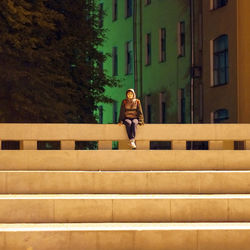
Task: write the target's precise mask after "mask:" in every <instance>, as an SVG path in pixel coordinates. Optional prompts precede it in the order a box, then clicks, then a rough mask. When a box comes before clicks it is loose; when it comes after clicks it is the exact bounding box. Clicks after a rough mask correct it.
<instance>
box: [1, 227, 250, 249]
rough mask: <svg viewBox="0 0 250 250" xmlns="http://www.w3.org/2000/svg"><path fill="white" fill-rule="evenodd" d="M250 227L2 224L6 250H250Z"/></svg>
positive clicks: (3, 242)
mask: <svg viewBox="0 0 250 250" xmlns="http://www.w3.org/2000/svg"><path fill="white" fill-rule="evenodd" d="M249 245H250V223H97V224H94V223H91V224H88V223H86V224H0V249H3V250H20V249H25V250H45V249H50V250H51V249H53V250H82V249H91V250H100V249H102V250H113V249H114V250H117V249H119V250H122V249H126V250H127V249H134V250H137V249H138V250H139V249H140V250H141V249H143V250H149V249H150V250H155V249H157V250H160V249H164V250H173V249H174V250H184V249H185V250H194V249H197V250H211V249H226V250H239V249H240V250H249Z"/></svg>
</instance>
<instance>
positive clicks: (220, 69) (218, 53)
mask: <svg viewBox="0 0 250 250" xmlns="http://www.w3.org/2000/svg"><path fill="white" fill-rule="evenodd" d="M228 79H229V73H228V36H227V35H222V36H220V37H218V38H217V39H215V40H214V41H213V84H212V85H213V86H217V85H221V84H226V83H228Z"/></svg>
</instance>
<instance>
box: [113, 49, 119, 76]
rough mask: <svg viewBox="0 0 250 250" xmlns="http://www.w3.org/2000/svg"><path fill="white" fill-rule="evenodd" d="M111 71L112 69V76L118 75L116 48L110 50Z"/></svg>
mask: <svg viewBox="0 0 250 250" xmlns="http://www.w3.org/2000/svg"><path fill="white" fill-rule="evenodd" d="M112 69H113V76H117V75H118V55H117V47H113V49H112Z"/></svg>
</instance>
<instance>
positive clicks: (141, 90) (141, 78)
mask: <svg viewBox="0 0 250 250" xmlns="http://www.w3.org/2000/svg"><path fill="white" fill-rule="evenodd" d="M142 82H143V74H142V0H140V98H142V96H143V89H142V88H143V85H142Z"/></svg>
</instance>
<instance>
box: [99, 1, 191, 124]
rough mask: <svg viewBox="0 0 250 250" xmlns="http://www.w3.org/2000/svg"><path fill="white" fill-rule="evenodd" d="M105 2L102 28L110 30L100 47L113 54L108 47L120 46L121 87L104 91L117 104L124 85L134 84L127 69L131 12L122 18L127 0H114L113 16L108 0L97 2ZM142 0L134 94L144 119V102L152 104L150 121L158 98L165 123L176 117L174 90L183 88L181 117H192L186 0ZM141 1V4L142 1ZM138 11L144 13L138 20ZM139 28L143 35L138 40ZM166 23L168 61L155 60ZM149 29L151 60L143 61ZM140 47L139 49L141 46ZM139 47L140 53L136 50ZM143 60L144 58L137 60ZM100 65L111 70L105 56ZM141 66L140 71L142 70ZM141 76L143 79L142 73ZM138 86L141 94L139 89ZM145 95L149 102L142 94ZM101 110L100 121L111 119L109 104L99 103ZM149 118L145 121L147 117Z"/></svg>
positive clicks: (154, 118)
mask: <svg viewBox="0 0 250 250" xmlns="http://www.w3.org/2000/svg"><path fill="white" fill-rule="evenodd" d="M100 2H102V3H103V4H104V10H105V12H106V14H107V15H106V16H105V18H104V27H105V28H107V29H108V31H107V33H106V37H107V39H106V42H105V44H104V46H103V48H101V50H103V52H104V53H110V54H111V53H112V47H114V46H116V47H118V78H119V79H121V83H122V88H112V89H110V88H106V93H107V95H109V96H112V97H113V98H114V99H115V100H117V102H118V109H117V111H118V115H119V110H120V104H121V101H122V99H123V98H124V97H125V91H126V90H127V89H128V88H134V87H135V86H134V75H133V74H130V75H126V74H125V67H126V65H125V43H126V42H127V41H129V40H133V16H132V17H129V18H125V0H118V18H117V20H116V21H112V0H105V1H100ZM144 2H145V1H144V0H142V1H138V2H137V3H138V4H137V5H138V6H137V10H138V11H137V57H138V64H137V67H138V77H139V79H138V91H137V93H138V96H139V97H140V99H141V100H142V102H143V107H144V113H145V116H146V119H147V104H151V110H152V115H151V116H152V123H159V122H160V116H161V112H160V109H161V103H160V101H159V94H160V93H161V92H162V93H163V95H162V100H163V101H164V102H165V103H166V117H165V119H166V121H165V122H166V123H177V122H178V112H180V111H178V110H179V109H180V107H179V105H180V104H178V89H181V88H182V89H183V91H184V96H185V100H184V103H185V105H184V106H182V107H185V111H184V113H185V121H184V122H186V123H189V122H190V87H189V86H190V66H191V65H190V61H191V59H190V49H191V48H190V10H189V1H188V0H174V1H173V0H164V1H163V0H152V1H151V4H149V5H147V6H146V5H144ZM140 4H141V6H140ZM140 11H142V12H141V15H142V19H141V23H140ZM180 21H184V22H185V56H183V57H178V53H177V51H178V48H177V46H178V45H177V44H178V43H177V41H178V38H177V37H178V35H177V34H178V32H177V25H178V22H180ZM140 28H141V34H142V40H140ZM160 28H166V61H165V62H159V29H160ZM149 32H150V33H151V46H152V60H151V65H147V66H146V65H145V49H146V48H145V44H146V42H145V36H146V33H149ZM140 47H141V50H140ZM140 51H142V54H140ZM141 59H142V60H141ZM104 69H105V70H106V71H107V73H108V74H109V75H112V58H109V59H108V60H107V62H106V63H105V65H104ZM140 69H142V71H140ZM140 75H141V76H142V78H141V77H140ZM140 90H142V93H141V91H140ZM145 96H148V97H147V101H146V98H145ZM100 105H102V106H103V109H104V116H103V123H113V111H114V110H113V105H111V104H100ZM146 122H147V120H146Z"/></svg>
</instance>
